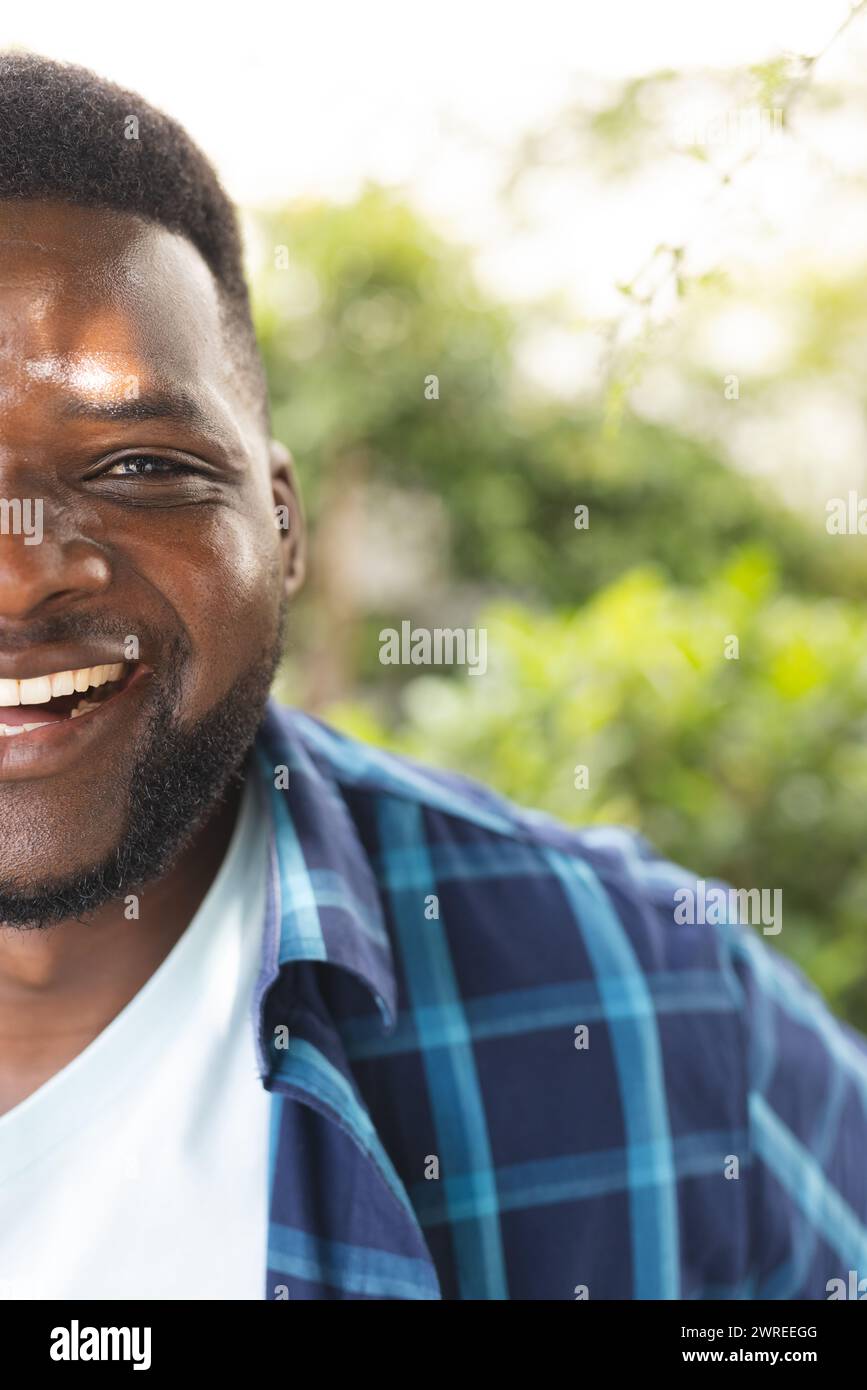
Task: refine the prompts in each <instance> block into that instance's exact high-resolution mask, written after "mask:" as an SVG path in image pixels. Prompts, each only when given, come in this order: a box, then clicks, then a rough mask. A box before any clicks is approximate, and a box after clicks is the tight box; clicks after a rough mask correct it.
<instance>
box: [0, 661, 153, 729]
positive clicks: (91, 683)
mask: <svg viewBox="0 0 867 1390" xmlns="http://www.w3.org/2000/svg"><path fill="white" fill-rule="evenodd" d="M125 669H126V668H125V665H124V663H123V662H122V661H115V662H112V663H111V664H110V665H108V664H106V665H100V666H82V667H81V668H79V669H78V670H76V671H55V672H53V673H52V674H51V675H48V676H31V677H29V678H28V679H27V680H22V681H17V680H0V708H2V707H3V706H5V705H46V704H47V703H48V701H49V700H52V699H54V698H56V697H57V696H62V695H74V694H76V692H77V693H78V694H79V695H83V694H84V693H85V691H87V690H90V689H91V688H93V687H96V688H98V687H99V686H101V685H105V684H107V682H109V681H119V680H120V679H121V678H122V676H123V673H124V670H125ZM7 727H8V726H7ZM23 727H24V726H23V725H15V728H16V729H20V728H23Z"/></svg>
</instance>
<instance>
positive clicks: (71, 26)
mask: <svg viewBox="0 0 867 1390" xmlns="http://www.w3.org/2000/svg"><path fill="white" fill-rule="evenodd" d="M848 8H849V7H848V4H847V3H846V0H821V3H820V2H819V0H759V2H758V3H756V0H726V3H725V4H723V5H712V4H710V3H709V0H703V2H702V0H653V3H652V4H651V3H648V0H604V3H601V4H600V3H598V0H592V3H591V0H566V3H564V0H532V3H526V4H515V3H512V4H505V5H504V4H502V3H493V0H437V3H436V4H433V5H421V4H418V3H416V4H412V3H410V0H366V3H365V4H363V5H359V4H355V3H351V2H350V0H344V3H335V0H316V3H314V4H310V3H309V2H308V3H304V4H298V3H295V0H276V3H275V2H272V3H262V0H245V3H243V4H240V5H226V6H221V5H220V4H219V3H214V4H201V3H200V4H190V3H184V0H148V3H147V4H125V3H123V0H89V2H88V3H87V4H85V5H75V4H70V3H69V0H39V3H37V4H34V5H32V6H24V5H20V6H7V7H4V14H3V17H2V19H0V38H2V40H3V42H5V43H6V44H9V43H14V44H20V45H22V46H25V47H28V48H31V49H35V50H37V51H39V52H42V53H45V54H47V55H49V56H51V57H56V58H62V59H65V60H68V61H72V62H78V63H83V64H85V65H86V66H88V67H92V68H95V69H96V70H97V71H98V72H101V73H103V74H104V75H105V76H107V77H111V78H112V79H114V80H115V81H117V82H119V83H121V84H122V85H125V86H129V87H132V88H133V89H134V90H137V91H140V92H141V93H142V95H143V96H145V97H146V98H147V99H148V100H150V101H152V102H154V103H155V104H157V105H158V106H161V107H163V108H164V109H165V110H167V111H169V112H170V113H171V114H173V115H175V116H177V117H178V118H179V119H180V120H181V121H182V122H183V123H184V124H185V125H186V126H187V127H188V128H189V129H190V131H191V133H192V134H193V135H194V136H195V138H196V139H197V140H198V141H199V142H200V143H201V144H202V145H203V146H204V147H205V148H206V149H207V151H208V153H209V154H210V155H211V157H212V158H214V159H215V161H216V163H217V165H218V167H219V168H220V170H221V173H222V175H223V178H224V180H225V182H226V184H227V186H228V188H229V190H230V191H231V193H232V194H233V195H234V196H235V197H236V198H237V199H238V200H239V201H241V202H247V203H255V202H260V201H265V200H271V199H283V198H286V197H291V196H293V195H295V194H297V193H299V192H304V191H310V190H315V191H317V192H334V191H345V190H347V189H348V188H349V187H351V186H352V184H353V183H355V182H356V181H357V180H358V179H359V178H360V177H363V176H365V175H372V176H377V177H388V178H394V179H401V180H402V179H409V180H414V179H415V178H419V177H423V176H424V174H425V171H426V166H427V168H428V170H429V166H430V165H431V164H433V163H435V162H436V161H437V159H440V158H442V156H443V153H444V150H445V149H446V148H447V146H448V144H449V127H450V125H452V124H453V123H454V122H456V121H457V122H460V123H462V124H468V125H470V126H472V127H474V128H475V129H477V130H478V131H479V133H480V134H486V135H488V136H495V137H498V138H508V136H509V135H510V134H511V133H515V132H517V131H518V130H520V129H521V128H522V127H523V126H524V125H525V124H527V123H528V122H530V121H532V120H533V119H534V118H537V117H539V116H540V115H542V114H544V113H545V112H549V111H552V110H556V109H557V107H558V105H559V104H560V103H561V102H562V100H563V99H564V98H565V97H567V96H568V94H569V92H570V89H571V87H572V86H573V84H574V80H575V77H576V74H579V73H587V72H590V73H594V74H597V75H622V74H626V73H634V72H640V71H644V70H647V69H649V68H654V67H658V66H663V65H666V66H673V67H681V66H684V65H692V64H696V65H704V64H712V65H719V66H723V67H725V66H731V65H733V64H739V63H745V62H754V61H759V60H761V59H763V58H767V57H773V56H776V55H777V54H779V53H780V51H781V50H784V49H790V50H795V51H802V52H803V51H806V52H811V51H814V50H815V49H816V48H818V47H821V45H822V44H823V43H824V42H825V41H826V40H827V38H828V37H829V35H830V33H831V32H832V31H833V29H834V27H835V25H836V24H837V23H838V22H839V20H840V19H842V18H843V17H844V16H845V14H846V13H847V11H848Z"/></svg>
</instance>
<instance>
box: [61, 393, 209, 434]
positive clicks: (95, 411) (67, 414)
mask: <svg viewBox="0 0 867 1390" xmlns="http://www.w3.org/2000/svg"><path fill="white" fill-rule="evenodd" d="M61 414H62V415H63V418H64V419H67V420H93V421H96V422H97V423H99V422H101V421H106V422H110V423H118V422H121V423H122V422H124V421H133V422H136V421H145V420H171V421H173V422H174V423H175V424H181V425H190V426H192V427H193V428H195V429H210V430H213V428H214V421H213V420H211V419H209V418H208V416H207V415H206V414H205V412H204V411H203V410H202V407H201V406H200V405H199V403H198V401H196V399H195V398H194V397H193V396H191V395H189V394H188V392H186V391H171V392H170V391H163V392H156V393H152V394H150V395H147V396H133V397H131V398H130V399H129V400H127V399H125V398H121V399H118V400H106V401H95V400H88V399H87V398H86V397H80V398H76V399H73V400H69V401H67V402H66V404H65V405H64V407H63V409H62V412H61Z"/></svg>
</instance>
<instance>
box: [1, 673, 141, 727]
mask: <svg viewBox="0 0 867 1390" xmlns="http://www.w3.org/2000/svg"><path fill="white" fill-rule="evenodd" d="M136 664H137V663H135V662H128V661H116V662H113V663H112V664H111V665H105V666H83V667H80V668H79V669H78V670H72V671H55V672H52V673H51V674H50V675H44V676H32V677H30V678H29V679H27V680H0V737H2V738H15V737H19V736H21V735H26V734H31V733H34V732H35V731H36V730H37V729H44V728H46V727H47V726H48V725H49V724H58V723H62V722H63V721H64V720H66V719H79V718H82V717H84V716H85V715H88V714H93V713H94V711H95V710H98V709H99V708H100V707H101V706H102V705H104V704H106V703H107V702H108V701H109V700H111V699H112V697H113V696H115V695H119V694H120V692H121V691H122V690H124V689H125V688H126V686H127V685H128V684H129V681H130V678H131V676H132V675H133V672H134V670H135V668H136Z"/></svg>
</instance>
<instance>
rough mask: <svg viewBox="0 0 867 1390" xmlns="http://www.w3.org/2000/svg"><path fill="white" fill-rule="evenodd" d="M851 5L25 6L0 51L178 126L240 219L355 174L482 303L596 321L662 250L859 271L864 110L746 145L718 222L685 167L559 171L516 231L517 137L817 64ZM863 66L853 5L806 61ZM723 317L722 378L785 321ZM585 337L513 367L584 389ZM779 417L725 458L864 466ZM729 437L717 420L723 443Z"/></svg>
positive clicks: (855, 83)
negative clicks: (429, 233)
mask: <svg viewBox="0 0 867 1390" xmlns="http://www.w3.org/2000/svg"><path fill="white" fill-rule="evenodd" d="M849 9H850V5H849V3H848V0H726V3H725V4H716V5H713V4H710V3H709V0H652V3H651V2H650V0H603V2H602V3H599V0H592V3H591V2H590V0H531V3H525V4H520V5H519V4H515V3H512V4H505V5H504V4H503V3H496V4H495V3H493V0H474V3H473V0H437V3H436V4H434V5H420V4H414V5H413V4H411V3H409V0H366V3H364V4H363V5H359V4H356V3H335V0H316V2H315V3H313V4H310V3H305V4H303V5H301V4H298V3H295V0H277V3H263V0H245V2H244V3H243V4H240V5H231V6H225V7H223V6H221V5H220V4H219V0H217V2H216V3H213V4H208V5H205V4H190V3H185V0H148V3H147V4H128V3H124V0H89V2H88V3H87V4H85V5H76V4H72V3H70V2H69V0H38V3H36V4H34V5H33V6H31V7H29V8H26V7H24V6H15V7H6V9H5V13H4V14H3V17H2V19H0V42H2V43H4V44H17V45H20V46H22V47H25V48H29V49H32V50H35V51H38V52H42V53H45V54H47V55H49V56H52V57H57V58H61V59H65V60H69V61H73V62H79V63H83V64H84V65H86V66H88V67H91V68H94V69H95V70H96V71H98V72H100V73H102V74H104V75H105V76H107V77H110V78H112V79H113V80H115V81H117V82H119V83H121V84H122V85H124V86H128V87H131V88H132V89H133V90H135V91H139V92H141V93H142V95H143V96H144V97H145V98H147V99H148V100H150V101H151V102H153V103H154V104H156V105H157V106H159V107H162V108H163V109H164V110H166V111H168V112H169V113H171V114H172V115H174V116H176V117H177V118H178V119H179V120H180V121H181V122H182V123H183V124H184V125H185V126H186V127H187V129H188V130H189V131H190V133H191V134H192V135H193V137H194V138H195V139H196V140H197V141H198V142H199V143H200V145H201V146H202V147H203V148H204V149H205V150H206V152H207V153H208V154H209V155H210V157H211V158H212V159H213V160H214V162H215V164H216V166H217V168H218V169H219V171H220V173H221V176H222V178H223V181H224V183H225V185H226V187H227V189H228V191H229V192H230V194H231V195H232V196H233V197H234V198H235V199H236V201H238V202H239V203H240V204H242V205H246V206H254V205H256V204H266V203H285V202H289V201H291V200H292V199H294V198H297V197H299V196H301V195H310V194H314V195H324V196H327V197H338V198H342V197H351V196H352V195H353V194H354V192H355V191H356V190H357V188H358V187H359V185H360V184H361V183H362V182H363V181H364V180H365V179H367V178H373V179H379V180H384V181H387V182H393V183H399V184H403V185H405V186H406V187H407V188H408V190H409V191H410V193H411V195H412V196H413V198H414V199H415V200H416V201H417V202H418V203H419V204H420V205H421V207H422V208H423V209H424V210H425V212H426V213H427V214H428V215H429V216H431V217H432V218H433V219H434V220H435V221H436V222H437V224H438V225H440V226H441V227H442V229H443V230H445V231H446V232H447V233H448V234H450V235H453V236H455V237H456V238H458V239H460V240H463V241H465V242H467V243H469V244H471V245H473V246H474V247H475V248H476V249H477V265H478V268H479V271H480V274H481V275H482V277H483V279H484V280H485V281H486V283H488V284H489V285H490V286H491V287H492V288H493V289H495V290H496V291H497V292H500V293H502V294H504V295H505V296H506V297H509V298H512V299H518V298H520V297H521V296H526V297H527V298H529V299H533V298H537V297H538V296H540V295H543V294H553V295H555V296H556V297H557V299H558V301H559V302H561V303H562V304H563V305H565V306H566V307H567V309H568V311H569V312H572V313H574V314H575V315H583V316H585V317H589V318H591V319H594V320H595V319H597V318H608V317H609V316H611V315H612V314H614V315H616V314H618V313H620V312H621V310H622V303H623V301H622V299H621V298H620V296H619V294H618V291H617V289H616V284H617V282H618V281H624V280H629V279H631V278H632V275H633V274H634V272H635V270H636V269H637V268H638V267H639V266H640V265H641V264H642V263H643V262H644V261H645V259H646V257H647V254H648V251H649V250H652V248H653V247H654V246H655V245H657V244H658V243H660V242H665V243H670V244H680V243H681V242H684V241H685V242H686V243H687V244H688V245H689V246H690V247H691V248H693V249H694V250H696V251H697V253H698V256H699V259H701V257H702V256H703V257H705V259H706V263H707V266H708V268H711V267H713V266H714V265H715V264H724V265H725V266H726V269H727V270H728V269H731V268H732V267H734V268H735V269H736V268H737V267H738V266H747V267H750V266H752V267H753V269H754V270H755V269H756V268H757V269H758V274H759V275H760V276H762V277H764V276H765V275H767V278H768V280H769V281H771V280H772V279H773V276H774V275H775V274H776V273H777V272H778V269H779V267H780V266H782V267H784V268H785V267H787V266H793V265H796V264H797V262H798V260H799V258H800V259H803V258H807V259H809V258H810V257H812V258H813V260H814V261H815V259H816V258H817V257H821V258H824V262H825V263H826V264H832V265H833V264H835V263H840V262H842V261H843V260H845V258H847V257H848V258H850V259H857V260H858V261H859V263H860V261H861V260H862V259H863V247H864V246H865V245H867V196H864V197H861V200H860V203H859V202H858V200H857V195H856V194H853V193H852V192H851V188H852V187H855V188H857V187H858V186H863V187H865V188H867V141H865V140H864V130H863V118H862V117H860V116H856V117H855V118H853V117H851V116H850V117H849V119H848V124H846V123H845V121H843V122H842V123H841V124H837V125H835V124H834V121H833V119H826V121H825V125H824V126H822V127H821V128H820V129H818V130H814V129H813V126H812V125H811V128H810V130H809V132H808V137H809V138H808V139H807V141H806V142H805V141H804V139H803V135H804V132H803V131H802V132H800V134H801V137H802V138H800V139H799V140H798V141H786V142H784V144H783V145H782V146H780V145H777V146H775V147H774V149H773V151H772V153H771V155H770V157H767V158H766V157H764V154H763V157H762V158H760V159H757V160H756V163H755V167H751V168H750V169H748V170H747V171H746V172H745V173H744V175H743V176H739V177H738V179H737V186H736V189H735V190H734V191H733V194H732V197H731V198H730V199H729V207H728V211H726V208H725V206H724V205H723V206H719V202H720V200H719V198H718V193H719V189H718V188H716V189H714V187H713V184H714V179H713V176H712V174H711V173H710V172H709V171H708V170H707V169H704V170H703V169H702V166H701V165H700V164H698V162H697V161H694V160H693V161H690V160H689V159H688V158H685V157H684V158H680V159H675V160H673V161H671V162H670V163H669V165H668V166H664V167H660V168H656V166H652V167H650V168H649V169H648V171H647V175H646V177H644V178H642V177H638V178H632V179H631V180H624V181H621V182H620V183H618V182H617V181H616V180H613V181H609V182H608V183H605V182H604V181H603V182H601V183H600V180H599V178H598V176H597V174H596V173H594V171H593V170H591V169H588V168H585V167H584V166H583V165H582V164H580V163H579V164H578V166H577V167H575V168H570V169H568V170H566V171H565V172H562V171H561V172H560V173H559V174H558V176H557V177H556V178H555V179H554V180H553V182H552V181H550V180H549V181H548V183H546V182H545V181H544V179H539V180H537V181H536V182H535V183H533V184H532V186H531V187H529V188H528V189H527V190H526V195H525V199H524V204H523V206H522V207H521V209H520V211H521V213H522V216H523V225H516V224H515V221H514V219H512V221H511V222H510V221H509V220H508V219H507V218H505V217H504V213H503V208H502V205H501V203H500V201H499V199H498V196H497V195H498V186H499V180H500V178H501V175H502V172H503V168H504V160H505V159H506V158H507V157H508V156H509V154H510V153H511V152H512V151H513V149H514V146H515V144H516V141H517V140H518V139H519V137H520V136H521V135H522V134H523V133H524V132H526V131H528V130H531V129H533V127H534V126H538V125H539V123H540V122H544V121H545V119H546V118H547V117H550V116H553V115H556V114H557V113H558V112H561V111H562V110H563V108H564V107H565V106H566V104H567V103H568V102H569V101H570V100H574V99H575V97H576V95H577V96H578V97H579V98H580V97H582V96H583V97H585V98H586V97H587V96H588V94H592V92H593V90H594V88H593V84H594V83H597V84H598V82H599V80H600V79H611V78H617V77H623V76H628V75H633V74H640V73H645V72H648V71H652V70H654V69H658V68H661V67H670V68H676V69H679V70H683V69H696V70H699V71H702V70H707V69H710V68H717V69H731V68H733V67H738V66H742V65H746V64H750V63H756V62H761V61H763V60H767V59H773V58H777V57H780V56H782V55H784V54H786V53H790V54H791V53H795V54H804V53H807V54H814V53H816V52H818V51H819V50H821V49H822V48H823V47H824V46H825V44H826V43H827V42H828V40H829V39H830V38H831V36H832V35H833V33H834V31H835V29H836V28H837V26H838V25H839V24H840V23H841V22H842V21H843V19H844V18H845V17H846V15H847V14H848V13H849ZM865 55H867V15H864V16H860V17H859V19H858V21H857V22H856V23H855V24H853V25H852V26H851V28H850V30H849V31H848V32H847V34H846V35H845V36H844V38H843V40H842V41H841V43H840V44H838V45H837V46H836V47H835V48H834V49H833V50H832V52H831V53H830V54H829V55H828V58H827V59H826V60H825V61H824V62H823V64H822V67H821V70H820V71H821V72H822V74H823V76H825V77H829V78H833V79H834V80H838V81H842V82H843V83H845V82H847V81H848V83H849V84H850V90H851V91H854V92H859V91H860V90H861V88H862V86H863V70H864V62H865ZM813 124H815V122H814V123H813ZM817 142H818V146H819V159H818V161H814V163H813V164H808V163H807V162H806V160H807V158H808V156H809V154H810V151H809V149H808V151H807V155H805V144H806V146H808V147H809V146H810V145H811V144H812V149H813V151H814V152H815V150H816V148H817ZM817 169H818V172H817ZM841 172H844V173H856V174H858V175H859V176H860V178H861V185H859V184H858V183H857V181H854V180H853V181H851V185H850V190H849V191H847V190H846V189H845V188H844V187H843V185H844V184H845V182H846V181H845V180H843V179H840V178H839V177H838V175H839V173H841ZM706 193H709V195H710V196H709V197H706V196H705V194H706ZM744 209H748V215H745V213H744ZM781 298H782V301H783V302H784V303H785V302H786V293H785V291H783V293H782V296H781ZM747 307H748V306H747ZM729 319H730V321H729V322H728V324H727V325H726V324H719V325H716V324H714V325H713V331H712V332H711V333H710V334H709V343H708V344H707V351H708V352H709V353H710V352H714V351H715V352H716V354H717V356H721V362H720V370H723V369H734V367H731V366H730V365H729V364H734V365H735V366H739V365H740V364H741V363H742V362H743V363H746V364H747V367H745V368H743V369H747V368H748V366H749V362H750V353H752V354H753V358H754V359H755V357H756V354H757V353H758V357H759V361H758V363H756V365H757V366H761V365H762V364H764V366H765V367H766V368H767V366H768V364H769V363H770V362H772V360H773V355H774V351H775V350H776V349H775V347H774V344H775V342H777V341H778V340H779V339H780V335H781V332H783V330H784V327H785V326H784V325H783V326H782V328H781V325H780V324H779V323H770V324H765V325H764V328H763V327H762V325H761V324H760V323H757V321H756V316H755V315H753V316H752V318H750V316H749V314H747V316H746V317H744V315H743V314H742V315H741V317H740V318H737V317H736V316H734V317H733V316H732V314H731V313H730V315H729ZM765 330H767V331H765ZM726 334H727V335H728V336H726ZM592 338H593V334H592V333H591V334H585V336H584V338H582V336H581V334H580V333H579V332H575V331H574V329H573V328H572V327H569V326H567V327H566V328H564V329H562V330H561V331H560V332H559V336H558V332H557V331H551V330H550V326H549V328H547V329H546V330H545V331H544V333H543V336H542V338H540V340H539V341H537V342H530V343H528V347H527V353H526V361H525V367H526V369H527V370H528V372H529V374H530V375H531V376H533V375H535V377H536V380H537V382H538V383H539V384H540V385H541V387H542V389H553V390H555V391H556V390H562V391H564V392H565V393H566V394H572V393H574V392H576V391H577V392H579V393H580V392H581V391H582V390H584V391H588V390H589V391H590V392H592V391H593V389H594V380H595V370H596V367H597V366H598V363H599V343H598V341H590V339H592ZM762 354H764V355H763V356H762ZM723 359H724V360H723ZM674 386H675V388H676V386H677V383H676V382H675V383H674ZM645 397H646V409H647V410H648V412H649V413H653V412H654V411H656V412H658V413H660V414H664V413H666V412H667V411H671V412H673V413H674V414H677V413H678V411H679V410H682V411H683V412H684V413H685V414H686V416H687V417H689V415H690V412H691V409H692V407H691V405H690V403H689V402H688V401H686V402H683V403H682V404H681V405H680V406H678V404H677V400H676V399H675V397H676V389H675V395H674V396H672V395H671V391H669V393H668V396H667V395H666V391H665V390H664V389H663V388H662V386H661V385H658V384H656V383H653V384H652V389H651V388H650V387H648V388H647V389H646V390H645ZM795 404H796V405H797V406H799V407H800V409H801V410H802V411H803V410H806V409H807V407H808V406H809V407H810V409H813V410H814V413H815V410H816V409H818V410H819V414H818V415H817V417H816V418H817V420H818V424H817V425H816V426H815V429H814V430H813V431H812V433H811V431H810V430H808V429H807V427H806V425H805V423H804V421H803V420H801V419H800V418H798V417H797V411H796V409H795V406H792V407H791V408H790V409H788V410H787V412H786V415H787V418H789V419H791V420H792V421H793V422H794V423H793V425H792V434H793V438H792V439H789V438H786V439H783V438H782V436H780V438H779V439H776V436H774V438H773V439H768V438H764V437H762V439H761V440H760V441H759V445H757V444H756V442H755V440H754V439H753V438H752V437H750V438H748V439H747V440H746V442H745V443H744V445H743V447H742V448H740V449H736V453H737V454H738V456H739V458H740V461H741V462H744V463H745V466H747V465H748V466H756V460H757V459H759V458H761V459H762V460H763V464H764V466H766V467H767V468H768V470H769V471H776V472H777V473H779V474H780V475H783V474H784V473H786V471H787V470H788V474H789V475H791V474H792V473H793V471H796V470H795V468H794V464H795V463H796V462H797V458H798V448H799V446H800V447H801V449H802V452H803V453H804V458H803V461H802V467H801V471H802V472H803V474H804V476H809V475H810V474H811V470H812V472H815V468H814V460H815V456H816V447H815V445H814V443H813V439H814V437H815V438H818V439H819V440H820V441H821V444H820V448H821V453H822V455H823V456H824V457H825V458H829V450H830V443H829V440H830V441H832V442H833V441H834V440H836V441H838V443H839V449H838V453H839V455H840V461H839V468H840V471H841V476H849V474H850V473H851V472H852V471H853V470H855V469H858V470H861V469H863V463H862V460H863V458H864V457H865V451H867V435H865V433H864V429H865V426H864V423H863V422H861V421H860V420H859V421H856V422H855V424H854V425H853V427H852V429H851V430H850V431H849V434H846V432H845V431H843V430H842V427H841V424H840V421H841V419H843V417H844V414H845V412H844V411H843V409H842V405H841V403H840V401H839V400H837V399H835V400H833V401H830V402H826V403H825V404H824V405H822V403H819V406H816V403H815V402H813V401H812V399H811V400H807V397H806V396H803V399H799V401H798V402H796V403H795ZM820 407H821V408H820ZM741 416H742V417H743V418H744V420H746V418H747V412H746V411H743V412H741ZM769 428H770V426H769ZM774 428H775V429H776V430H777V433H779V429H780V426H779V424H778V425H775V426H774ZM850 436H851V437H850ZM734 438H735V436H734V435H733V433H732V430H731V429H730V428H728V427H727V429H726V441H727V446H728V444H729V442H730V441H731V440H733V439H734ZM775 440H776V442H775ZM804 440H807V441H808V442H809V447H807V445H803V444H802V441H804ZM732 447H734V446H732ZM741 455H742V456H743V457H741Z"/></svg>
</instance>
